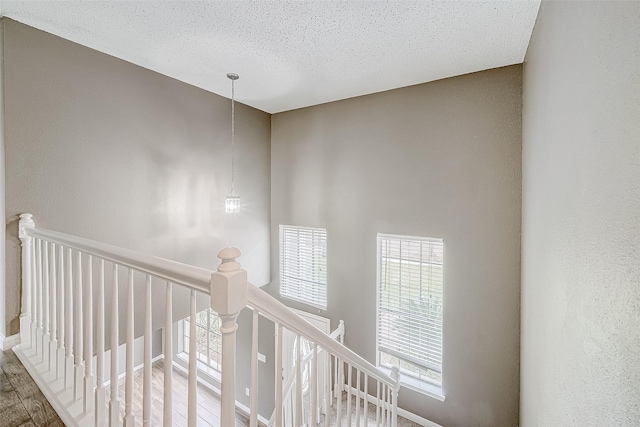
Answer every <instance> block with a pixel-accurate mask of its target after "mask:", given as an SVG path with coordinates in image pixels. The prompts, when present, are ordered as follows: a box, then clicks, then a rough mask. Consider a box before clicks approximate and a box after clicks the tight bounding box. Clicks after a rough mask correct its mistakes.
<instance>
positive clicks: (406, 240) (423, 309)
mask: <svg viewBox="0 0 640 427" xmlns="http://www.w3.org/2000/svg"><path fill="white" fill-rule="evenodd" d="M443 255H444V244H443V241H442V239H433V238H422V237H406V236H394V235H384V234H378V325H377V328H378V331H377V335H378V338H377V345H378V357H379V359H378V360H379V365H381V366H386V367H391V366H397V367H398V368H399V369H400V372H401V373H402V375H401V379H404V381H403V382H404V383H406V384H407V385H409V386H415V387H416V388H418V389H421V390H428V391H429V390H440V388H441V385H442V307H443V305H442V302H443V301H442V300H443V290H444V289H443V288H444V286H443ZM428 383H430V384H432V385H435V386H436V387H435V388H434V387H432V386H431V387H429V386H428V385H427V384H428ZM435 394H440V395H441V391H440V392H439V393H438V392H436V393H435Z"/></svg>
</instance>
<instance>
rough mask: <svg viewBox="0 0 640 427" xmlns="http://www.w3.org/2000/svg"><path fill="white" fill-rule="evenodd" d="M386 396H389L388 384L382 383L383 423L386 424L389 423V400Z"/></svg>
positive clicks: (381, 410)
mask: <svg viewBox="0 0 640 427" xmlns="http://www.w3.org/2000/svg"><path fill="white" fill-rule="evenodd" d="M386 396H387V385H386V384H382V408H381V409H380V412H381V414H382V415H381V417H380V418H381V421H382V425H383V426H386V425H387V412H386V409H387V401H386Z"/></svg>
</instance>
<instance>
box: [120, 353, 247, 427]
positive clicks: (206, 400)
mask: <svg viewBox="0 0 640 427" xmlns="http://www.w3.org/2000/svg"><path fill="white" fill-rule="evenodd" d="M143 378H144V376H143V371H142V370H139V371H136V372H135V373H134V386H133V388H134V393H133V394H134V398H133V414H134V416H135V425H136V426H138V425H140V426H141V425H142V388H143ZM151 389H152V393H151V394H152V396H153V397H152V400H151V425H152V426H161V425H162V417H163V409H164V403H163V402H164V363H163V360H158V361H156V362H154V363H153V369H152V370H151ZM187 389H188V382H187V377H186V375H185V374H183V373H182V372H181V371H179V370H177V369H175V368H174V370H173V392H172V403H173V425H174V426H178V427H187V407H188V400H187V394H188V391H187ZM118 390H119V401H120V414H121V416H124V411H125V401H124V399H125V394H124V391H125V383H124V380H121V381H120V382H119V384H118ZM197 401H198V421H197V425H198V427H200V426H203V427H218V426H220V399H219V398H218V396H217V395H216V394H214V393H213V392H212V391H211V390H209V389H208V388H206V387H204V386H202V385H200V384H198V399H197ZM248 425H249V424H248V423H247V422H246V421H245V420H240V419H238V420H236V427H244V426H248Z"/></svg>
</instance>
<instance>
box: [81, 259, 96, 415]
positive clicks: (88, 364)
mask: <svg viewBox="0 0 640 427" xmlns="http://www.w3.org/2000/svg"><path fill="white" fill-rule="evenodd" d="M83 397H84V401H83V403H84V407H83V409H84V413H85V414H86V413H87V412H88V411H89V410H90V409H91V404H92V403H93V399H94V396H93V258H92V256H91V255H88V256H87V286H86V292H85V304H84V396H83Z"/></svg>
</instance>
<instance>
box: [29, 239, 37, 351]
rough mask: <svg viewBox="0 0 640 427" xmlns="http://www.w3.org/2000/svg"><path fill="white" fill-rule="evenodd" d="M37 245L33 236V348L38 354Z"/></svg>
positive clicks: (30, 256) (31, 254)
mask: <svg viewBox="0 0 640 427" xmlns="http://www.w3.org/2000/svg"><path fill="white" fill-rule="evenodd" d="M36 246H37V241H36V239H35V238H32V239H31V253H30V254H29V258H30V259H31V350H32V351H33V352H34V353H35V354H37V352H36V348H37V347H38V320H37V319H38V289H37V288H38V271H37V268H36V265H37V263H38V259H37V257H36V252H37V249H36Z"/></svg>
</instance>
